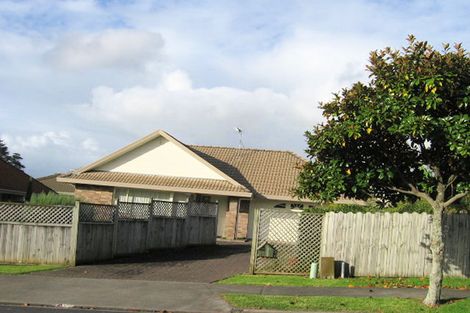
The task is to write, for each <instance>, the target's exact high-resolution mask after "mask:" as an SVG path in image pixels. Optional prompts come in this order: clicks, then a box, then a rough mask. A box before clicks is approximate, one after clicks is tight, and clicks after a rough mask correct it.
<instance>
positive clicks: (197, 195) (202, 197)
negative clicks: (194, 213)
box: [194, 194, 211, 202]
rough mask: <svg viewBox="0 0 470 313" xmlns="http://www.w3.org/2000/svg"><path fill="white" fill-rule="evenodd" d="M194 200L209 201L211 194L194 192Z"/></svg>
mask: <svg viewBox="0 0 470 313" xmlns="http://www.w3.org/2000/svg"><path fill="white" fill-rule="evenodd" d="M194 202H211V196H209V195H201V194H196V195H195V197H194Z"/></svg>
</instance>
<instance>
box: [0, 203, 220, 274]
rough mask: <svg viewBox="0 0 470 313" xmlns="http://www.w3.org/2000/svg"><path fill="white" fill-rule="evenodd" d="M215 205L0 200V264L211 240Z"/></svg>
mask: <svg viewBox="0 0 470 313" xmlns="http://www.w3.org/2000/svg"><path fill="white" fill-rule="evenodd" d="M216 230H217V204H214V203H172V202H162V201H154V202H152V203H150V204H137V203H119V204H118V205H117V206H113V205H98V204H88V203H77V204H76V206H75V207H59V206H30V205H25V204H0V262H2V263H53V264H72V265H73V264H76V263H91V262H95V261H99V260H106V259H111V258H113V257H115V256H120V255H126V254H134V253H143V252H146V251H148V250H151V249H159V248H176V247H185V246H188V245H211V244H215V242H216Z"/></svg>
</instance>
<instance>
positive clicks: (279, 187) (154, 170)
mask: <svg viewBox="0 0 470 313" xmlns="http://www.w3.org/2000/svg"><path fill="white" fill-rule="evenodd" d="M304 162H305V160H304V159H302V158H301V157H299V156H297V155H295V154H294V153H292V152H288V151H274V150H260V149H245V148H229V147H213V146H196V145H186V144H184V143H182V142H180V141H179V140H177V139H175V138H174V137H172V136H171V135H169V134H168V133H166V132H164V131H162V130H160V131H157V132H154V133H152V134H150V135H148V136H146V137H144V138H142V139H140V140H138V141H136V142H134V143H131V144H130V145H128V146H126V147H124V148H122V149H120V150H118V151H116V152H114V153H112V154H110V155H108V156H106V157H104V158H102V159H100V160H98V161H96V162H94V163H92V164H89V165H86V166H84V167H82V168H80V169H78V170H76V171H74V172H72V173H70V174H67V175H63V176H60V177H59V178H58V179H57V180H58V181H59V182H64V183H70V184H74V185H75V196H76V197H77V198H78V199H80V200H82V201H87V202H93V203H101V204H113V203H116V202H117V201H123V202H124V201H127V202H149V201H151V200H152V199H154V200H166V201H173V202H188V201H200V202H217V203H218V220H217V222H218V227H217V235H218V236H219V237H224V238H229V239H235V238H251V229H252V221H253V212H254V209H255V208H302V207H303V206H304V205H309V204H311V202H310V201H308V200H302V201H301V200H298V199H296V198H294V197H293V196H292V189H293V188H294V187H295V186H296V182H297V175H298V173H299V171H300V169H299V166H300V165H301V164H302V163H304Z"/></svg>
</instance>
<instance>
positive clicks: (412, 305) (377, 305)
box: [224, 294, 470, 313]
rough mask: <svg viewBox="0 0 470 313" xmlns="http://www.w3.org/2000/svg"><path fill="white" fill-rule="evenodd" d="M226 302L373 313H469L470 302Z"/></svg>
mask: <svg viewBox="0 0 470 313" xmlns="http://www.w3.org/2000/svg"><path fill="white" fill-rule="evenodd" d="M224 298H225V300H226V301H227V302H229V303H230V304H231V305H232V306H235V307H237V308H240V309H242V308H243V309H265V310H283V311H322V312H371V313H468V312H470V299H465V300H458V301H454V302H452V303H448V304H443V305H441V306H439V307H437V308H428V307H426V306H425V305H423V304H422V303H421V302H420V300H417V299H401V298H353V297H323V296H321V297H320V296H301V297H292V296H260V295H239V294H227V295H224Z"/></svg>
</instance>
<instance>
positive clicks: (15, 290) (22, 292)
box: [0, 275, 470, 313]
mask: <svg viewBox="0 0 470 313" xmlns="http://www.w3.org/2000/svg"><path fill="white" fill-rule="evenodd" d="M224 293H245V294H248V293H249V294H263V295H324V296H352V297H390V296H392V297H405V298H421V297H424V295H425V293H426V290H424V289H409V288H407V289H400V288H397V289H383V288H371V289H369V288H315V287H274V286H264V287H263V286H239V285H217V284H207V283H188V282H162V281H138V280H117V279H90V278H64V277H44V276H38V275H21V276H8V275H1V276H0V303H4V304H5V303H7V304H8V303H9V304H33V305H47V306H55V305H61V304H62V305H66V306H69V305H72V306H78V307H89V308H113V309H120V310H137V309H139V310H147V311H163V310H167V311H170V312H192V313H202V312H204V313H209V312H218V313H224V312H227V313H228V312H231V311H232V308H231V307H230V306H229V305H228V304H227V303H226V302H225V301H224V300H223V299H222V297H221V294H224ZM443 297H444V298H467V297H470V291H460V290H450V289H446V290H444V291H443Z"/></svg>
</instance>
